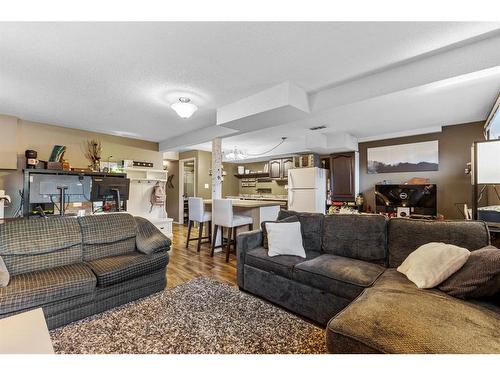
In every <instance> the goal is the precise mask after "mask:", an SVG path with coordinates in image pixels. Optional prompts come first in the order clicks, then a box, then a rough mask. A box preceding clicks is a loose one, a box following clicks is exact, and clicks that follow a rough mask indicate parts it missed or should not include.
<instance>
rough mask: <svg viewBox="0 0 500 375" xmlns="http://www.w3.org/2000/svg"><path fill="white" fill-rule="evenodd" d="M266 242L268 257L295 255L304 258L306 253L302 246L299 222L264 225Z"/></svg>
mask: <svg viewBox="0 0 500 375" xmlns="http://www.w3.org/2000/svg"><path fill="white" fill-rule="evenodd" d="M266 230H267V242H268V246H269V250H268V252H267V254H268V255H269V256H270V257H274V256H277V255H295V256H298V257H301V258H305V257H306V251H305V250H304V246H303V245H302V233H301V231H300V222H295V223H266Z"/></svg>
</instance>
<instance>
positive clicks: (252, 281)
mask: <svg viewBox="0 0 500 375" xmlns="http://www.w3.org/2000/svg"><path fill="white" fill-rule="evenodd" d="M291 215H297V216H298V218H299V221H300V222H301V228H302V238H303V245H304V248H305V250H306V255H307V258H306V259H302V258H299V257H293V256H277V257H269V256H268V255H267V250H266V249H264V248H263V247H262V232H261V231H260V230H256V231H251V232H245V233H241V234H239V235H238V237H237V257H238V269H237V278H238V285H239V287H240V289H242V290H245V291H247V292H250V293H252V294H255V295H258V296H261V297H263V298H265V299H267V300H269V301H271V302H273V303H275V304H278V305H280V306H282V307H284V308H286V309H288V310H290V311H293V312H295V313H297V314H299V315H302V316H304V317H306V318H308V319H310V320H312V321H314V322H317V323H319V324H320V325H322V326H326V340H327V347H328V350H329V351H330V352H331V353H500V336H499V335H498V332H499V331H500V296H498V297H499V298H496V297H495V298H492V299H490V300H487V301H464V300H460V299H457V298H454V297H451V296H449V295H447V294H445V293H443V292H440V291H439V290H437V289H431V290H419V289H418V288H417V287H416V286H415V285H414V284H413V283H411V282H410V281H408V280H407V279H406V277H405V276H404V275H402V274H400V273H399V272H397V271H396V270H395V268H396V267H398V266H399V265H400V264H401V263H402V261H403V260H404V259H405V258H406V257H407V256H408V255H409V254H410V253H411V252H412V251H414V250H415V249H416V248H417V247H419V246H421V245H423V244H425V243H427V242H446V243H451V244H455V245H457V246H463V247H466V248H468V249H470V250H477V249H479V248H481V247H484V246H487V245H488V244H489V241H490V239H489V233H488V229H487V227H486V225H485V224H484V223H482V222H452V221H449V222H431V221H426V220H411V219H391V220H386V219H385V218H384V217H383V216H380V215H332V216H324V215H321V214H306V213H298V212H293V211H281V212H280V214H279V217H278V219H283V218H285V217H288V216H291Z"/></svg>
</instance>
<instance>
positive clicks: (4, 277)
mask: <svg viewBox="0 0 500 375" xmlns="http://www.w3.org/2000/svg"><path fill="white" fill-rule="evenodd" d="M9 280H10V274H9V270H8V269H7V266H6V265H5V263H4V261H3V259H2V257H0V287H3V286H7V285H9Z"/></svg>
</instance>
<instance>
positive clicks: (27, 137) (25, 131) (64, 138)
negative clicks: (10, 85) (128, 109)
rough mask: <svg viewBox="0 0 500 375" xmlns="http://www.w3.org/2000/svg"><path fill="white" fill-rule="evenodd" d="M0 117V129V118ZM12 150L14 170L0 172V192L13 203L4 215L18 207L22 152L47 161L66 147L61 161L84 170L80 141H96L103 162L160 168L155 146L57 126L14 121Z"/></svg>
mask: <svg viewBox="0 0 500 375" xmlns="http://www.w3.org/2000/svg"><path fill="white" fill-rule="evenodd" d="M6 117H9V118H10V119H12V118H13V117H11V116H2V117H1V118H0V129H1V125H2V123H1V120H2V118H6ZM17 127H18V128H17V130H18V131H17V139H16V140H15V143H16V150H17V154H18V169H17V170H12V171H6V170H4V171H1V170H0V189H3V190H6V191H7V192H8V194H10V195H11V197H12V198H13V204H12V205H11V206H10V207H9V208H7V209H6V215H12V214H13V213H14V212H15V210H16V209H17V207H18V206H19V194H18V190H19V189H22V170H23V168H24V166H25V158H24V151H25V150H27V149H32V150H35V151H37V152H38V158H39V159H40V160H47V159H48V158H49V156H50V153H51V152H52V147H53V146H54V145H64V146H66V149H67V150H66V154H65V159H66V160H68V161H69V163H70V164H71V166H72V167H80V168H82V167H87V166H88V164H89V162H88V161H87V159H85V157H84V155H83V142H84V141H85V140H87V139H90V138H98V139H100V140H101V141H102V144H103V160H104V161H107V159H108V158H109V157H110V156H112V158H111V161H119V160H123V159H133V160H141V161H150V162H153V163H154V168H157V169H163V164H162V163H163V160H162V153H160V152H158V143H156V142H148V141H141V140H136V139H131V138H124V137H117V136H112V135H107V134H101V133H95V132H88V131H84V130H77V129H69V128H64V127H60V126H54V125H48V124H40V123H35V122H30V121H24V120H21V119H17Z"/></svg>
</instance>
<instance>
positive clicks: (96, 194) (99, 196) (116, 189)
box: [90, 176, 130, 211]
mask: <svg viewBox="0 0 500 375" xmlns="http://www.w3.org/2000/svg"><path fill="white" fill-rule="evenodd" d="M129 188H130V180H129V179H128V178H122V177H101V176H94V177H93V178H92V194H91V197H90V200H91V201H92V202H99V201H102V202H105V201H108V200H114V201H115V203H116V210H117V211H120V210H121V202H122V201H123V200H128V198H129V190H130V189H129Z"/></svg>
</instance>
